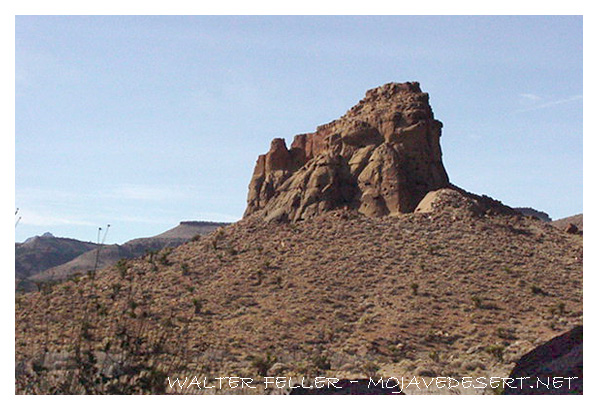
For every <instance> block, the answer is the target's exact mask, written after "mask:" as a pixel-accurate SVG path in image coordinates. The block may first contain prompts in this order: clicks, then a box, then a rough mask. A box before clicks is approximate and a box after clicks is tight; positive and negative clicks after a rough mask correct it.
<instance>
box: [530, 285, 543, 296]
mask: <svg viewBox="0 0 599 411" xmlns="http://www.w3.org/2000/svg"><path fill="white" fill-rule="evenodd" d="M530 291H531V292H532V293H533V294H535V295H544V294H545V291H543V289H542V288H541V287H539V286H537V285H534V284H533V285H531V286H530Z"/></svg>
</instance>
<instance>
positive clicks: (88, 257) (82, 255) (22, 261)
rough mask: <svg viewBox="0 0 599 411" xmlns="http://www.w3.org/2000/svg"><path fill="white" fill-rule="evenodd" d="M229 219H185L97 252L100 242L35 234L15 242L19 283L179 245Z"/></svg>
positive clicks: (24, 286) (26, 286) (24, 285)
mask: <svg viewBox="0 0 599 411" xmlns="http://www.w3.org/2000/svg"><path fill="white" fill-rule="evenodd" d="M225 225H227V223H218V222H210V221H182V222H181V223H179V225H178V226H176V227H174V228H171V229H170V230H167V231H165V232H163V233H161V234H158V235H156V236H153V237H146V238H136V239H133V240H130V241H127V242H126V243H124V244H122V245H119V244H109V245H103V246H102V247H101V249H100V253H99V254H98V244H95V243H90V242H87V243H86V242H82V241H79V240H74V239H70V238H57V237H54V236H52V237H50V236H45V237H40V236H38V237H34V238H33V239H31V240H30V241H27V242H25V243H21V244H15V280H16V287H17V288H18V289H20V290H23V291H30V290H33V289H35V288H36V287H35V282H44V281H56V280H63V279H65V278H68V277H70V276H71V275H73V274H75V273H78V272H81V273H86V272H88V271H91V270H93V269H94V266H95V265H96V259H98V266H97V269H101V268H105V267H108V266H110V265H112V264H115V263H116V262H117V261H118V260H120V259H122V258H135V257H139V256H141V255H143V254H145V253H147V252H148V251H158V250H161V249H163V248H165V247H177V246H179V245H181V244H183V243H184V242H186V241H189V240H190V239H192V238H193V237H195V236H201V235H205V234H208V233H211V232H212V231H214V230H216V229H217V228H219V227H223V226H225Z"/></svg>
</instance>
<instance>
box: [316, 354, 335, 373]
mask: <svg viewBox="0 0 599 411" xmlns="http://www.w3.org/2000/svg"><path fill="white" fill-rule="evenodd" d="M312 365H313V366H314V368H316V369H318V370H330V369H331V360H329V358H328V357H327V356H326V355H323V354H320V355H316V356H314V357H312Z"/></svg>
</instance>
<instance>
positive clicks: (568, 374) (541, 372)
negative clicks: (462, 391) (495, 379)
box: [504, 325, 583, 395]
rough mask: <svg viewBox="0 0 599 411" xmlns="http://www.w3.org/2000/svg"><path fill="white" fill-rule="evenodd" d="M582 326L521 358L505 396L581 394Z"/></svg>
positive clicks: (513, 371)
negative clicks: (520, 382)
mask: <svg viewBox="0 0 599 411" xmlns="http://www.w3.org/2000/svg"><path fill="white" fill-rule="evenodd" d="M582 358H583V357H582V325H581V326H577V327H574V328H573V329H572V330H570V331H568V332H567V333H564V334H562V335H560V336H557V337H555V338H554V339H552V340H550V341H548V342H546V343H545V344H542V345H540V346H539V347H537V348H535V349H534V350H532V351H531V352H529V353H528V354H526V355H524V356H523V357H522V358H520V360H518V362H517V363H516V366H515V367H514V369H513V370H512V372H511V373H510V376H509V378H512V379H513V380H514V381H517V382H519V381H520V380H519V379H520V378H525V380H522V381H523V382H525V383H522V384H512V387H507V388H506V389H505V391H504V394H506V395H539V394H540V395H543V394H582V387H583V382H582V377H583V374H582V363H583V361H582Z"/></svg>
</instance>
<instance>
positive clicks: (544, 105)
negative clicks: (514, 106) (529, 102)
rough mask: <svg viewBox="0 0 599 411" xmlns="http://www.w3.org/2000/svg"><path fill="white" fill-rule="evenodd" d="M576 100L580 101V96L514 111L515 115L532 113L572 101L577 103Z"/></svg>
mask: <svg viewBox="0 0 599 411" xmlns="http://www.w3.org/2000/svg"><path fill="white" fill-rule="evenodd" d="M520 96H523V95H522V94H520ZM530 96H533V95H530ZM578 100H582V95H580V94H577V95H575V96H571V97H568V98H563V99H559V100H552V101H547V102H545V103H542V104H537V105H535V106H532V107H527V108H523V109H520V110H516V113H522V112H526V111H534V110H541V109H544V108H547V107H554V106H559V105H562V104H567V103H571V102H573V101H578Z"/></svg>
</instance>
